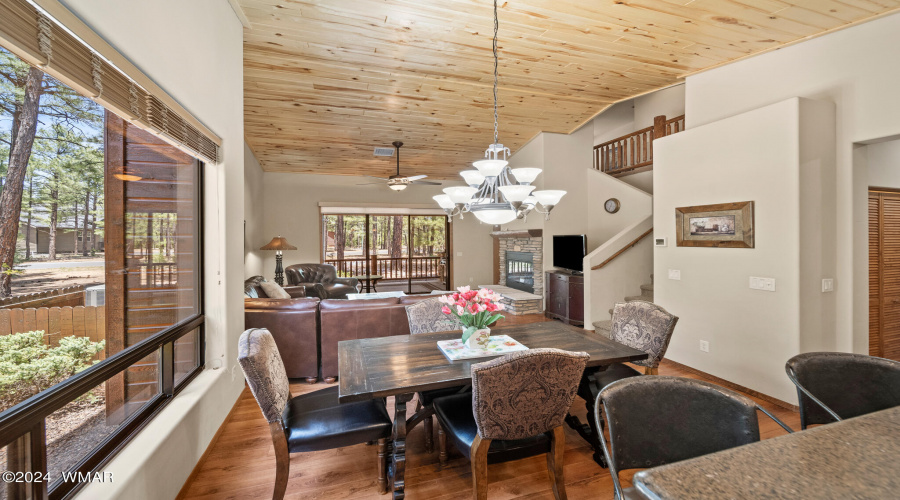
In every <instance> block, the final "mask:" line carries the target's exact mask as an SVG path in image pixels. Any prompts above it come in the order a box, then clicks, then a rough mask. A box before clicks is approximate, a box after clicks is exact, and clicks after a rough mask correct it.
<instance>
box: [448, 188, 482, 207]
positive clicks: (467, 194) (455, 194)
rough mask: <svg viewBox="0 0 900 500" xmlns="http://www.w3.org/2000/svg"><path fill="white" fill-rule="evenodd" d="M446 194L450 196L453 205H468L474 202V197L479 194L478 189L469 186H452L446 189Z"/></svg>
mask: <svg viewBox="0 0 900 500" xmlns="http://www.w3.org/2000/svg"><path fill="white" fill-rule="evenodd" d="M444 192H445V193H447V195H448V196H450V199H451V200H453V203H468V202H469V201H471V200H472V195H473V194H475V193H476V192H478V189H476V188H473V187H469V186H451V187H448V188H444Z"/></svg>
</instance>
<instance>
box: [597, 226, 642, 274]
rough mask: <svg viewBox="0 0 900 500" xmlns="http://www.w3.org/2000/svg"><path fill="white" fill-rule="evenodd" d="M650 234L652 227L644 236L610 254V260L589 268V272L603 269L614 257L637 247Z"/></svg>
mask: <svg viewBox="0 0 900 500" xmlns="http://www.w3.org/2000/svg"><path fill="white" fill-rule="evenodd" d="M651 234H653V228H652V227H651V228H650V229H648V230H647V231H646V232H644V234H642V235H640V236H638V237H637V238H635V239H633V240H631V242H629V243H628V244H627V245H625V246H623V247H622V248H621V249H619V251H618V252H616V253H614V254H612V256H611V257H610V258H608V259H606V260H604V261H603V262H601V263H599V264H597V265H596V266H591V271H596V270H597V269H602V268H603V267H605V266H606V265H607V264H609V263H610V262H612V261H613V259H615V258H616V257H618V256H620V255H622V254H623V253H625V251H626V250H628V249H629V248H633V247H634V246H635V245H637V244H638V243H640V242H641V240H642V239H644V238H646V237H647V236H650V235H651Z"/></svg>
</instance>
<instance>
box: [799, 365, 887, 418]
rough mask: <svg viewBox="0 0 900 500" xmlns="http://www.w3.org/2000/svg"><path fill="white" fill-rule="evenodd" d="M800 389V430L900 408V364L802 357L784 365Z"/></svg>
mask: <svg viewBox="0 0 900 500" xmlns="http://www.w3.org/2000/svg"><path fill="white" fill-rule="evenodd" d="M784 370H785V371H786V372H787V375H788V378H790V379H791V382H793V383H794V385H795V386H797V397H798V399H799V400H800V427H801V428H803V429H806V427H807V426H809V425H813V424H827V423H831V422H839V421H841V420H843V419H846V418H851V417H858V416H860V415H865V414H867V413H872V412H876V411H879V410H884V409H887V408H893V407H895V406H900V362H897V361H893V360H890V359H884V358H877V357H875V356H867V355H865V354H853V353H846V352H808V353H804V354H798V355H796V356H794V357H793V358H791V359H789V360H788V361H787V363H785V365H784Z"/></svg>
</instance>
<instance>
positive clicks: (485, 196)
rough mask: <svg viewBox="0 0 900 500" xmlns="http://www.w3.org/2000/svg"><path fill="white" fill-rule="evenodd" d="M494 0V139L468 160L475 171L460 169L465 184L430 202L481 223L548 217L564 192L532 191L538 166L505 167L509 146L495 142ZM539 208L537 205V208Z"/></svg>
mask: <svg viewBox="0 0 900 500" xmlns="http://www.w3.org/2000/svg"><path fill="white" fill-rule="evenodd" d="M498 28H499V20H498V17H497V0H494V42H493V54H494V142H493V144H491V145H490V146H488V148H487V150H485V152H484V159H483V160H478V161H475V162H473V163H472V166H474V167H475V170H463V171H462V172H460V175H461V176H462V178H463V180H464V181H465V182H466V184H467V185H466V186H452V187H448V188H445V189H444V193H445V194H439V195H437V196H435V197H434V201H435V202H437V204H438V205H439V206H440V207H441V208H442V209H443V210H444V212H445V213H446V214H447V215H448V216H449V217H450V218H451V220H452V218H453V217H454V216H456V215H459V216H460V218H462V217H463V214H464V213H465V212H471V213H473V214H475V217H476V218H478V220H480V221H481V222H484V223H486V224H492V225H499V224H507V223H509V222H512V221H514V220H516V219H524V218H525V216H527V215H528V213H529V212H531V211H532V210H534V211H537V212H538V213H542V214H545V215H546V216H547V218H548V219H549V218H550V211H551V210H553V207H554V206H556V204H558V203H559V201H560V200H561V199H562V197H563V196H564V195H565V194H566V192H565V191H560V190H545V191H535V190H534V189H535V186H532V185H531V183H532V182H534V180H535V179H537V176H538V175H540V174H541V169H539V168H515V169H511V168H510V167H509V161H507V160H508V159H509V148H507V147H504V146H503V144H500V141H499V133H498V131H499V116H498V111H497V110H498V106H497V83H498V62H499V60H498V56H497V31H498ZM539 206H540V207H541V208H538V207H539Z"/></svg>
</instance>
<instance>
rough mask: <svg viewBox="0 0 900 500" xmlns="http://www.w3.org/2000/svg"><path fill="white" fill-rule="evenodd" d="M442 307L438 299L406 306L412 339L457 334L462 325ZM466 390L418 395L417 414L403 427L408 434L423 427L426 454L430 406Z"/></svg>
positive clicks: (431, 448) (430, 434)
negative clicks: (417, 336)
mask: <svg viewBox="0 0 900 500" xmlns="http://www.w3.org/2000/svg"><path fill="white" fill-rule="evenodd" d="M442 306H443V304H441V303H440V302H439V301H438V297H435V298H433V299H427V300H423V301H421V302H416V303H415V304H412V305H408V306H406V317H407V318H408V319H409V333H410V334H412V335H416V334H421V333H437V332H459V331H461V330H462V328H463V326H462V323H460V322H459V318H457V317H456V316H452V315H447V314H444V313H442V312H441V307H442ZM468 390H469V386H461V387H449V388H446V389H434V390H431V391H422V392H420V393H418V394H417V398H416V399H417V400H418V403H417V404H416V413H415V414H413V416H412V417H410V418H409V420H408V421H407V423H406V428H407V430H409V429H412V428H413V427H415V426H416V425H418V424H419V422H422V423H423V424H424V425H425V453H431V452H433V451H434V421H433V419H432V417H433V416H434V408H433V407H432V404H431V403H432V402H433V401H434V400H435V399H437V398H439V397H443V396H450V395H452V394H457V393H461V392H466V393H467V392H469V391H468Z"/></svg>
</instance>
